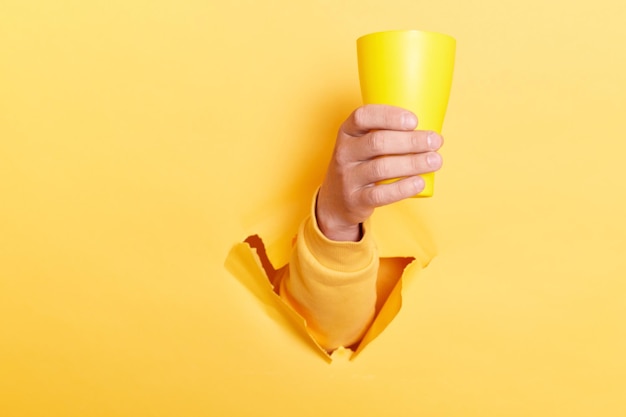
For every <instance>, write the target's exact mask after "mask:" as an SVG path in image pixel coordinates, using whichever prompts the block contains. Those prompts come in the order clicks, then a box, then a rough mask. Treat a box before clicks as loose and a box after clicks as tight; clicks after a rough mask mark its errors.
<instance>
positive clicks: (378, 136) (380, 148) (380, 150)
mask: <svg viewBox="0 0 626 417" xmlns="http://www.w3.org/2000/svg"><path fill="white" fill-rule="evenodd" d="M367 145H368V147H369V150H370V152H371V153H372V154H374V155H384V153H385V150H386V146H385V138H384V134H383V133H382V132H380V131H376V132H373V133H372V134H370V135H369V138H368V144H367Z"/></svg>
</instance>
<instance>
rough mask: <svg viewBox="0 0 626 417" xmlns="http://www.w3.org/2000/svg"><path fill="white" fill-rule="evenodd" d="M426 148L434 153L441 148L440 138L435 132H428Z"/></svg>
mask: <svg viewBox="0 0 626 417" xmlns="http://www.w3.org/2000/svg"><path fill="white" fill-rule="evenodd" d="M427 140H428V148H429V149H432V150H433V151H436V150H437V149H439V148H441V143H442V140H441V136H439V135H438V134H437V133H436V132H428V139H427Z"/></svg>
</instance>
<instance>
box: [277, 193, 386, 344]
mask: <svg viewBox="0 0 626 417" xmlns="http://www.w3.org/2000/svg"><path fill="white" fill-rule="evenodd" d="M378 265H379V259H378V253H377V250H376V245H375V243H374V241H373V238H372V237H371V233H368V223H367V222H366V223H365V224H364V225H363V237H362V238H361V240H360V241H358V242H337V241H332V240H329V239H328V238H326V237H325V236H324V234H323V233H322V232H321V231H320V230H319V228H318V226H317V220H316V218H315V202H314V203H313V208H312V210H311V215H310V216H309V217H308V218H307V219H305V220H304V221H303V222H302V224H301V225H300V230H299V233H298V236H297V239H296V243H295V247H294V249H293V252H292V255H291V259H290V262H289V269H288V273H287V274H286V275H285V276H284V277H283V278H282V279H281V281H280V284H279V294H280V296H281V297H282V298H283V299H284V300H285V301H286V302H287V303H288V304H289V305H291V306H292V307H293V308H294V309H295V310H296V311H298V313H300V314H301V315H302V316H303V317H304V318H305V320H306V322H307V328H308V330H309V332H310V333H311V334H312V336H313V337H314V338H315V339H316V340H317V342H318V343H319V344H320V345H321V346H322V347H323V348H324V349H326V350H329V351H331V350H334V349H336V348H338V347H340V346H344V347H349V346H352V345H354V344H355V343H357V342H359V341H360V340H361V338H362V337H363V335H364V334H365V332H366V331H367V329H368V328H369V326H370V324H371V322H372V320H373V318H374V315H375V306H376V280H377V272H378Z"/></svg>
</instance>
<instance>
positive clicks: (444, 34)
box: [357, 29, 456, 42]
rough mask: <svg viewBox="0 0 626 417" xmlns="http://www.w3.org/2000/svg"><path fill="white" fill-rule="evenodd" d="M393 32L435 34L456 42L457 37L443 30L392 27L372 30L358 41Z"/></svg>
mask: <svg viewBox="0 0 626 417" xmlns="http://www.w3.org/2000/svg"><path fill="white" fill-rule="evenodd" d="M393 33H408V34H411V33H413V34H416V35H417V34H419V35H426V36H435V37H443V38H448V39H450V40H452V41H454V42H456V39H455V38H454V37H453V36H451V35H448V34H447V33H442V32H434V31H429V30H421V29H392V30H381V31H378V32H372V33H367V34H365V35H362V36H360V37H359V38H358V39H357V41H360V40H361V39H363V38H367V37H370V36H381V35H385V34H393Z"/></svg>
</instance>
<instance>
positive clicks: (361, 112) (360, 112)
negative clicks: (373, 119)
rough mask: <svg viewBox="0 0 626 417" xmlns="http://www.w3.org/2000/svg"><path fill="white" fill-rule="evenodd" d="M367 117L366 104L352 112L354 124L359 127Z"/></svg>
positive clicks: (363, 124) (364, 122)
mask: <svg viewBox="0 0 626 417" xmlns="http://www.w3.org/2000/svg"><path fill="white" fill-rule="evenodd" d="M367 118H368V111H367V107H366V106H361V107H359V108H357V109H356V110H355V111H354V112H353V113H352V119H353V121H354V124H355V125H356V126H359V127H362V126H365V125H366V121H367Z"/></svg>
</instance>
